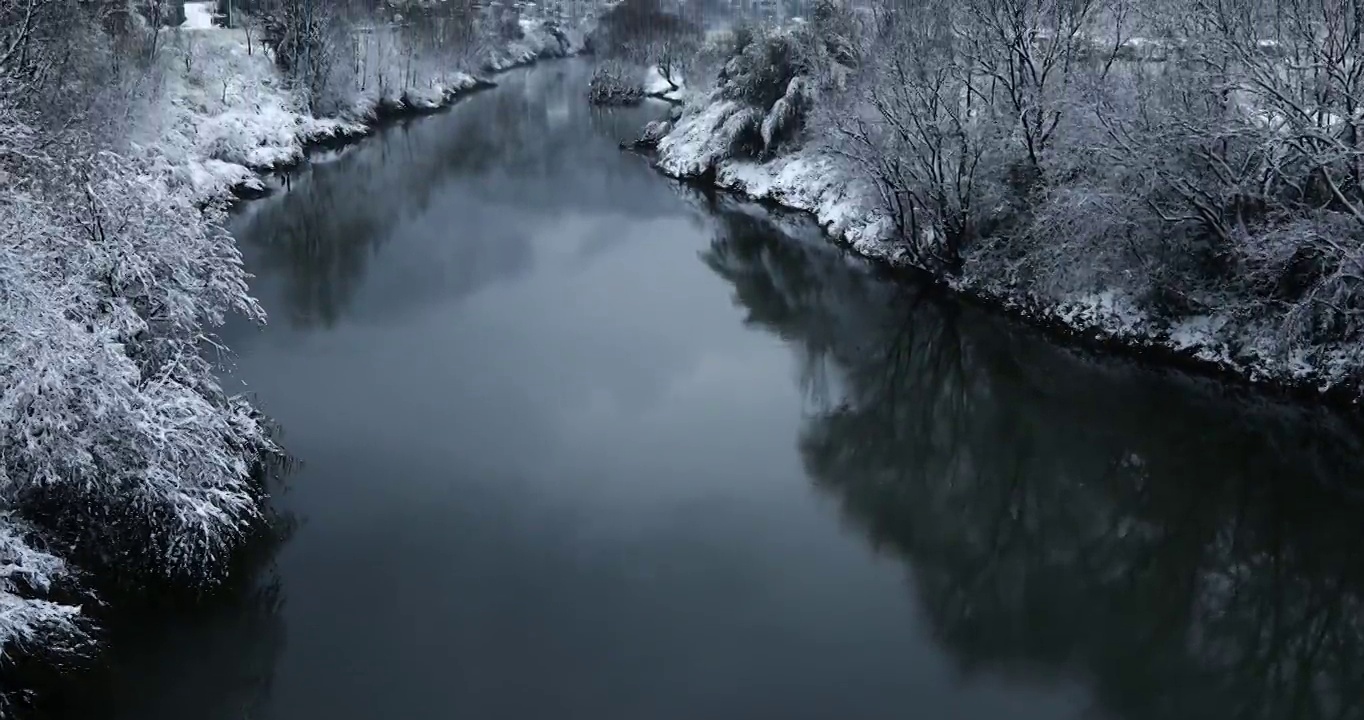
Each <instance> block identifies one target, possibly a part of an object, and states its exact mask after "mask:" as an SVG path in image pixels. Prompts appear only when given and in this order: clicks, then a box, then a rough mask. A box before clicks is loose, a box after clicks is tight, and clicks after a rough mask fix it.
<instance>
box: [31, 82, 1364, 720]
mask: <svg viewBox="0 0 1364 720" xmlns="http://www.w3.org/2000/svg"><path fill="white" fill-rule="evenodd" d="M586 76H587V74H586V66H585V65H583V64H581V63H578V62H576V61H572V62H558V63H550V64H545V65H542V66H540V67H537V68H534V69H530V70H525V71H518V72H515V73H512V74H509V75H506V76H503V77H502V78H500V82H501V86H500V87H499V88H497V89H495V90H492V91H489V92H487V93H484V94H481V95H479V96H477V97H474V98H471V99H469V100H467V101H465V102H463V103H462V104H460V105H458V106H456V107H455V108H454V109H452V110H450V111H448V112H444V113H440V114H437V115H434V116H431V117H426V118H422V119H418V120H415V121H413V122H410V123H407V124H403V125H399V126H394V127H392V128H390V129H387V130H385V131H383V132H382V133H380V134H379V135H378V136H377V137H375V138H373V139H370V140H367V141H365V142H364V143H362V144H360V145H358V146H355V147H353V148H351V149H349V150H347V151H345V152H343V153H339V154H338V155H336V156H334V157H330V158H323V159H322V160H323V161H320V162H318V163H317V164H314V165H312V166H310V167H308V168H306V169H304V170H303V171H300V172H298V173H296V174H295V175H294V176H293V177H292V179H291V189H290V190H289V191H288V192H285V193H280V194H277V195H275V196H273V197H271V198H267V199H264V200H261V201H258V202H254V203H251V204H249V205H247V206H246V207H245V208H244V209H243V210H242V211H241V212H240V213H239V214H238V216H237V218H236V220H235V225H234V231H235V232H236V233H237V235H238V237H239V238H240V240H241V243H242V247H243V251H244V253H245V255H246V259H247V262H248V264H249V266H250V269H251V271H252V272H253V273H255V275H256V278H255V280H254V290H255V292H256V293H257V295H258V296H259V297H260V299H261V302H262V303H263V305H264V307H265V308H266V310H267V312H268V313H269V314H270V317H271V322H270V324H269V325H268V326H267V327H266V328H264V329H262V330H257V329H254V328H247V327H243V326H233V327H230V328H228V330H227V332H226V339H227V340H228V342H229V344H230V345H231V346H232V347H233V349H234V350H235V351H236V360H235V365H234V366H233V367H232V368H231V371H230V372H231V375H230V379H231V382H232V383H233V384H234V386H237V387H242V388H243V389H244V390H245V391H247V392H250V393H252V394H254V395H255V396H256V398H257V399H258V402H259V404H260V406H261V407H262V408H263V409H264V410H265V411H266V412H267V413H268V414H269V415H270V416H272V417H273V418H274V419H275V420H276V421H277V422H278V423H279V425H280V426H281V428H282V442H283V443H284V445H285V446H286V447H287V448H288V449H289V451H290V452H291V453H292V455H293V456H294V457H295V458H296V459H297V464H296V466H295V467H292V468H291V469H290V470H289V472H287V473H286V474H285V476H284V477H283V478H281V480H280V482H281V484H282V487H281V490H280V492H279V493H278V496H277V497H276V499H275V506H276V508H277V509H278V511H279V512H280V514H281V518H282V526H281V527H284V528H286V530H287V531H286V532H282V533H281V536H280V537H279V539H278V542H276V543H272V544H269V545H268V546H267V547H264V548H262V549H261V551H260V552H259V553H256V554H255V555H254V556H253V558H252V562H251V563H250V564H249V566H247V567H246V568H244V570H243V574H242V576H241V577H240V578H239V580H238V582H237V583H235V584H234V585H233V586H231V587H229V588H226V589H225V590H224V591H222V592H221V593H219V594H218V595H217V596H215V597H214V598H213V599H212V600H211V601H208V602H204V603H201V604H198V605H194V606H192V607H173V608H158V609H156V610H155V611H151V610H148V611H144V612H141V613H139V614H138V615H137V617H133V618H128V619H127V620H126V621H123V622H122V623H121V624H116V626H115V632H114V635H113V637H112V640H111V649H110V653H109V659H108V669H107V672H105V673H104V674H102V675H101V676H100V677H99V678H97V679H95V680H88V681H87V684H86V686H85V687H84V688H83V690H82V691H81V692H80V693H73V694H70V696H69V697H65V698H63V699H62V700H61V704H62V705H63V708H62V709H61V711H60V712H59V713H58V714H59V715H64V716H69V717H80V718H82V719H86V718H127V719H130V720H131V719H133V718H137V719H138V720H159V719H161V718H166V719H169V718H177V719H179V718H196V719H207V720H217V719H219V718H222V719H224V720H227V719H231V720H242V719H243V718H252V719H261V718H271V719H273V718H278V719H281V720H284V719H289V720H297V719H300V718H327V719H328V720H351V719H360V718H395V719H402V720H416V719H420V718H433V719H434V718H441V719H444V718H454V717H467V718H480V719H500V718H507V719H513V718H515V719H531V718H566V719H567V718H583V719H592V720H603V719H611V718H622V719H624V718H630V719H635V718H640V719H649V720H666V719H669V718H677V719H679V720H682V719H686V720H694V719H696V718H705V719H708V720H712V719H713V720H719V719H723V718H735V719H739V718H743V719H760V718H773V719H782V720H793V719H804V718H809V719H810V720H835V719H836V720H852V719H856V718H925V719H926V720H927V719H931V720H954V719H961V720H985V719H996V718H998V719H1003V720H1042V719H1056V720H1069V719H1072V718H1112V719H1115V720H1119V719H1120V720H1148V719H1149V720H1157V719H1159V720H1179V719H1183V718H1188V719H1190V720H1194V719H1197V720H1218V719H1220V718H1228V719H1230V718H1252V717H1253V718H1261V717H1263V718H1287V717H1303V718H1317V717H1321V718H1326V717H1330V718H1359V717H1361V715H1362V714H1364V705H1361V698H1364V678H1362V677H1361V675H1364V643H1362V640H1364V613H1362V612H1361V610H1364V608H1361V598H1364V563H1361V560H1360V554H1361V549H1364V507H1361V505H1362V504H1364V502H1362V501H1361V499H1360V496H1359V494H1358V492H1357V490H1358V484H1359V482H1360V478H1364V472H1361V470H1364V468H1362V467H1361V464H1364V452H1361V447H1360V443H1359V437H1360V436H1359V434H1358V433H1357V432H1356V431H1355V430H1354V429H1352V428H1350V427H1349V426H1348V425H1347V424H1346V423H1345V422H1344V421H1343V420H1341V419H1339V418H1336V417H1335V416H1332V415H1330V414H1329V413H1325V412H1318V411H1313V410H1307V409H1299V408H1294V407H1289V406H1281V405H1277V404H1275V403H1272V402H1268V401H1264V400H1257V399H1255V398H1254V397H1248V396H1246V397H1243V396H1241V394H1239V393H1234V392H1231V391H1227V390H1224V389H1220V388H1219V387H1217V386H1216V384H1214V383H1209V382H1206V381H1200V380H1195V379H1190V378H1186V377H1183V376H1180V375H1178V374H1174V373H1166V372H1160V371H1157V370H1150V369H1142V368H1139V367H1136V366H1133V365H1131V364H1129V363H1126V362H1122V361H1116V360H1098V359H1094V358H1091V357H1087V356H1085V355H1083V354H1080V353H1076V352H1072V351H1069V350H1066V349H1063V348H1059V347H1056V346H1054V345H1052V344H1050V343H1048V342H1046V341H1045V340H1042V339H1040V338H1038V337H1037V336H1035V335H1034V334H1033V333H1032V332H1030V331H1028V330H1025V329H1020V328H1017V327H1015V326H1013V325H1011V324H1009V323H1007V322H1004V321H1001V320H999V319H996V318H993V317H991V316H989V315H986V314H982V313H980V312H978V311H975V310H972V309H970V308H968V307H962V306H960V305H956V304H953V303H952V302H951V301H948V300H944V299H942V298H938V297H935V296H934V294H933V293H930V292H928V291H926V290H924V289H922V288H917V287H915V286H914V285H913V284H909V283H906V282H903V281H896V280H894V279H890V278H886V277H884V276H883V275H882V274H881V273H879V272H877V271H875V270H873V269H872V268H869V267H868V266H866V265H864V264H862V263H860V262H858V261H856V260H854V259H851V258H848V257H846V256H844V255H843V254H842V253H840V252H839V251H837V250H835V249H833V248H831V247H830V246H828V245H826V244H825V243H823V242H822V241H821V240H820V239H819V237H818V234H817V232H814V231H813V230H812V229H811V228H810V227H808V226H807V225H805V224H803V223H802V222H801V221H798V220H793V219H791V218H778V217H775V216H772V215H769V214H767V213H766V212H765V211H762V210H758V209H755V208H752V207H749V206H745V205H742V204H740V203H737V202H733V201H730V200H726V199H724V198H710V199H708V198H706V197H705V196H703V195H701V194H699V193H696V192H694V191H691V190H687V189H684V188H682V187H680V186H678V185H676V184H673V183H671V182H670V181H667V180H665V179H663V178H662V177H660V176H658V175H656V174H654V173H653V172H652V171H651V170H650V169H649V168H648V166H647V164H646V162H645V161H644V160H643V159H641V158H639V157H635V156H633V155H630V154H627V153H623V152H621V151H619V150H618V148H617V143H618V141H620V140H622V139H625V138H627V137H629V136H632V135H633V134H634V133H635V131H636V130H637V129H638V128H639V127H640V126H641V125H642V124H643V123H644V122H645V120H647V119H649V118H650V117H652V116H654V115H657V114H658V113H659V112H660V109H659V108H657V107H645V108H639V109H633V110H615V111H605V110H599V109H593V108H590V107H589V106H588V105H587V104H586V102H585V101H584V91H585V84H586ZM237 383H240V384H241V385H236V384H237Z"/></svg>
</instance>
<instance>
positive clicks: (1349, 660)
mask: <svg viewBox="0 0 1364 720" xmlns="http://www.w3.org/2000/svg"><path fill="white" fill-rule="evenodd" d="M721 217H722V222H721V223H720V226H721V229H720V231H719V233H718V234H717V237H716V238H715V240H714V242H713V244H712V247H711V248H710V249H709V250H708V251H707V252H706V253H705V257H704V260H705V262H707V263H708V264H709V265H710V266H711V267H712V268H714V269H715V270H716V272H717V273H719V274H720V275H722V276H723V277H725V278H726V279H728V280H729V281H730V282H732V283H733V284H734V292H735V299H736V302H737V303H740V304H742V305H743V306H744V307H745V308H747V310H748V319H749V322H751V323H754V324H756V325H760V326H763V327H766V328H769V329H770V330H771V331H772V332H775V333H777V334H779V335H781V336H782V337H784V338H787V339H789V340H793V341H797V343H798V344H799V349H798V352H801V353H802V354H803V358H802V365H803V366H804V367H806V368H807V369H808V370H807V373H806V375H807V378H806V379H805V382H806V383H807V385H808V386H809V389H810V390H811V391H812V394H813V395H814V396H815V397H816V399H817V400H818V398H819V396H820V395H824V396H825V397H824V399H823V400H820V401H818V404H817V407H818V408H819V409H818V410H817V411H816V412H814V413H813V414H812V416H811V417H809V418H808V420H807V421H806V422H805V425H804V430H803V432H802V434H801V437H800V441H799V442H800V448H801V452H802V454H803V457H804V459H805V464H806V467H807V470H808V472H809V473H810V476H811V477H812V478H813V479H814V482H815V483H816V485H817V486H818V487H819V488H821V489H822V490H823V491H825V492H827V493H828V494H830V495H831V496H832V497H834V498H836V499H837V500H838V502H839V504H840V505H841V506H842V509H843V513H844V515H845V516H846V518H847V519H848V521H849V522H850V523H851V524H852V525H853V526H855V527H859V528H861V530H862V531H863V532H864V533H865V534H866V536H867V538H868V540H869V541H870V542H871V544H872V545H873V546H874V547H875V548H877V549H878V550H879V551H881V552H884V553H886V554H889V555H892V556H894V557H898V558H900V559H902V560H903V561H904V563H905V566H906V568H907V569H908V571H909V576H910V584H911V586H912V588H913V592H914V593H915V594H916V596H917V598H918V600H919V602H920V605H921V607H922V608H923V611H924V613H925V614H926V616H927V618H928V621H929V622H930V624H931V627H932V630H933V633H934V635H935V636H936V638H937V640H938V642H940V643H941V645H942V646H943V647H944V648H945V649H946V650H947V651H948V652H949V654H950V655H951V656H952V657H953V658H955V661H956V663H957V664H958V665H959V667H960V669H961V671H962V672H963V673H964V674H965V675H966V676H967V677H970V676H972V675H974V674H978V673H997V674H1003V675H1006V676H1011V677H1014V678H1020V679H1029V678H1031V679H1037V680H1062V679H1063V680H1070V681H1077V682H1079V683H1081V684H1083V685H1085V686H1087V687H1088V688H1089V690H1090V692H1091V696H1092V697H1093V698H1094V702H1095V704H1096V706H1097V707H1096V708H1095V709H1096V710H1097V711H1098V713H1099V715H1100V716H1102V717H1113V718H1123V719H1131V720H1137V719H1141V720H1147V719H1150V720H1157V719H1159V720H1183V719H1186V718H1187V719H1188V720H1218V719H1221V718H1359V717H1364V602H1362V601H1364V563H1362V562H1361V561H1360V559H1359V553H1360V551H1361V549H1362V548H1364V503H1362V502H1361V501H1360V499H1359V495H1358V489H1359V484H1360V483H1361V482H1364V453H1361V443H1360V435H1359V433H1358V432H1357V431H1356V429H1354V428H1352V427H1351V425H1350V423H1348V422H1346V421H1345V420H1344V419H1342V418H1339V417H1336V416H1333V415H1331V414H1329V413H1327V412H1318V411H1316V410H1312V409H1304V408H1300V407H1291V406H1283V405H1275V404H1271V403H1267V402H1257V401H1255V400H1253V399H1246V398H1235V397H1228V396H1227V395H1225V394H1223V393H1222V392H1221V391H1219V390H1217V389H1216V388H1213V387H1210V386H1207V385H1203V384H1199V383H1196V382H1194V381H1189V380H1186V379H1182V378H1179V377H1178V376H1171V375H1168V374H1163V373H1157V372H1151V371H1145V370H1142V369H1139V368H1135V367H1133V366H1130V365H1127V364H1124V363H1114V362H1099V361H1094V360H1091V359H1088V358H1085V357H1079V356H1076V355H1074V354H1072V353H1069V352H1067V351H1064V350H1061V349H1058V348H1056V347H1054V346H1052V345H1050V344H1048V343H1046V342H1043V341H1040V340H1039V339H1037V338H1036V337H1035V336H1032V335H1031V334H1029V333H1028V332H1027V331H1019V330H1018V329H1016V328H1013V327H1011V326H1009V325H1007V324H1006V323H1001V322H997V321H995V320H993V319H991V318H989V317H984V316H981V315H978V314H976V313H974V312H971V311H969V310H965V309H962V308H960V306H955V305H952V304H950V303H947V302H943V301H941V300H939V299H938V298H935V297H932V296H930V295H927V294H925V293H924V292H921V291H919V290H917V289H915V288H913V287H905V286H897V285H894V284H887V283H883V282H876V281H873V280H872V279H871V278H870V274H869V273H865V272H859V271H856V270H848V269H847V264H846V263H845V262H844V261H843V260H842V259H841V258H839V257H838V256H837V255H836V254H835V253H832V252H828V251H826V250H823V249H820V248H816V247H813V246H809V245H802V244H800V243H793V242H790V241H787V240H783V239H781V238H780V236H779V235H778V233H776V232H775V231H774V230H773V228H772V227H771V226H770V225H768V224H767V223H765V222H763V221H761V220H757V219H755V218H754V217H752V216H749V215H745V214H742V213H736V212H722V213H721ZM831 387H835V388H837V392H834V393H829V392H828V391H827V388H831ZM820 388H824V389H826V390H825V391H824V392H819V390H820Z"/></svg>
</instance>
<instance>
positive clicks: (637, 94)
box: [587, 61, 644, 105]
mask: <svg viewBox="0 0 1364 720" xmlns="http://www.w3.org/2000/svg"><path fill="white" fill-rule="evenodd" d="M587 99H588V102H590V103H592V104H593V105H634V104H637V103H639V102H640V101H642V100H643V99H644V86H643V85H642V84H641V83H640V80H639V78H638V77H637V74H636V73H632V72H631V71H630V70H629V69H627V68H626V67H624V66H623V65H622V64H621V63H618V62H612V61H607V62H605V63H602V64H601V65H598V66H597V67H596V68H595V69H594V70H593V71H592V80H591V81H590V82H588V85H587Z"/></svg>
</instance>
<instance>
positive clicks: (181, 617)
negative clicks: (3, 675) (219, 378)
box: [21, 457, 298, 720]
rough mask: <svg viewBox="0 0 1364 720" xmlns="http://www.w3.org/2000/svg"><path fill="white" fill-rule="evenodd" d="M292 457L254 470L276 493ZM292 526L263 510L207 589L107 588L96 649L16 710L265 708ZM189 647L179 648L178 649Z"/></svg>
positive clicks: (158, 714) (220, 715) (248, 713)
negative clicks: (281, 557)
mask: <svg viewBox="0 0 1364 720" xmlns="http://www.w3.org/2000/svg"><path fill="white" fill-rule="evenodd" d="M296 470H297V462H296V461H294V460H292V459H290V458H285V457H277V458H272V459H271V460H270V461H269V463H268V464H267V465H266V466H265V467H263V468H262V469H261V470H260V472H261V473H262V474H263V475H264V477H265V481H266V482H267V483H268V484H269V487H270V488H271V491H272V492H274V493H276V494H278V493H280V492H283V491H284V483H285V481H286V480H287V477H288V476H289V475H290V474H291V473H293V472H295V471H296ZM297 525H298V520H297V519H296V518H295V517H293V516H291V515H288V514H282V513H279V512H276V511H274V510H273V509H272V510H270V516H269V518H268V523H267V525H266V526H265V527H262V528H261V529H260V530H259V531H258V533H257V534H256V535H255V537H254V538H253V539H252V540H251V541H250V542H249V543H248V544H247V545H246V546H245V547H243V548H242V549H241V552H240V553H239V555H238V557H237V558H235V559H234V563H233V567H232V570H231V575H230V577H229V578H228V579H227V580H226V581H225V582H224V583H223V584H221V585H219V586H216V587H214V588H212V589H211V590H210V591H208V592H205V593H197V594H193V595H190V594H186V593H185V592H183V591H181V590H170V589H167V590H166V591H157V590H156V589H155V588H152V589H149V590H148V591H147V592H144V593H139V594H137V595H135V596H129V595H125V596H120V597H114V596H108V595H106V596H105V597H104V600H106V603H105V608H103V609H96V610H95V611H94V615H95V617H96V618H97V619H98V622H99V623H100V625H101V628H102V631H101V632H100V635H99V639H100V642H101V646H102V652H101V653H100V655H99V656H98V657H97V658H96V660H95V662H94V664H92V665H91V666H89V667H87V668H85V669H83V670H80V671H77V672H74V673H71V674H68V675H66V676H63V677H60V678H49V679H48V681H47V682H48V684H46V685H45V686H42V687H39V688H38V689H37V698H38V702H37V706H36V707H35V708H31V709H29V710H28V711H27V712H26V713H24V714H23V715H22V716H21V717H24V718H33V719H34V720H67V719H68V718H69V719H70V720H77V719H79V720H85V719H86V718H91V717H104V718H117V719H122V718H127V719H128V720H134V719H136V720H157V719H160V718H165V719H166V720H170V719H171V718H176V719H179V718H187V717H194V718H202V719H203V720H243V719H245V718H254V717H261V716H263V713H264V710H265V708H266V707H267V705H268V702H269V698H270V694H271V689H272V682H273V678H274V673H275V665H276V662H277V661H278V658H279V655H280V653H281V651H282V650H283V647H284V639H285V629H284V622H283V619H282V617H281V611H282V609H283V605H284V602H285V592H284V587H283V585H282V582H281V579H280V577H279V574H278V573H277V571H276V568H275V557H276V555H277V553H278V552H279V550H280V549H281V548H282V547H283V545H284V544H285V543H287V542H288V541H289V539H290V537H291V536H292V535H293V533H294V531H295V530H296V528H297ZM186 647H190V648H194V653H193V655H192V656H186V654H185V653H184V652H183V651H181V650H180V649H181V648H186Z"/></svg>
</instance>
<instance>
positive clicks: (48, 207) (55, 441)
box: [0, 153, 271, 581]
mask: <svg viewBox="0 0 1364 720" xmlns="http://www.w3.org/2000/svg"><path fill="white" fill-rule="evenodd" d="M67 167H73V168H75V174H74V175H73V176H71V177H70V182H69V186H70V187H71V189H72V190H71V192H69V193H66V194H61V195H57V196H56V197H51V196H50V192H49V196H48V197H41V198H34V199H33V200H32V201H30V202H29V203H28V204H27V207H28V208H29V210H30V212H29V213H28V214H27V217H26V218H25V220H26V222H25V221H22V220H20V218H19V217H17V213H15V212H9V213H5V214H4V215H2V216H0V234H3V235H4V236H6V237H8V238H10V239H11V240H10V243H9V250H10V252H11V253H13V255H14V256H16V258H17V259H16V260H15V262H21V261H22V262H26V263H31V264H33V265H35V266H36V267H39V268H45V269H46V270H45V272H47V273H53V274H54V275H55V276H56V277H60V278H63V280H62V281H61V283H60V284H59V285H58V286H56V287H51V288H46V290H47V293H48V295H49V296H50V297H52V298H56V299H57V300H58V301H57V302H56V303H55V305H53V304H48V305H43V304H39V305H37V306H36V307H35V308H34V309H32V310H30V311H28V312H26V313H23V314H22V316H19V317H15V316H13V315H12V316H10V318H9V320H8V321H7V322H6V324H5V326H4V327H3V328H0V335H4V336H5V339H4V342H3V345H4V346H5V347H7V348H8V353H9V354H8V357H7V360H8V362H6V363H4V365H3V367H4V375H5V377H4V388H3V390H0V450H2V451H3V456H4V457H5V458H6V474H7V482H6V487H5V488H4V494H5V495H6V496H7V497H9V498H10V499H11V501H12V502H13V503H14V504H15V506H16V507H18V508H19V509H21V510H23V511H24V512H25V513H27V514H28V515H29V516H30V517H32V518H33V519H34V521H35V522H36V523H37V524H38V525H39V526H40V527H42V528H43V529H45V530H48V531H50V532H54V533H56V534H57V535H58V536H61V537H62V538H63V539H64V540H65V541H66V542H67V544H68V545H74V546H75V547H76V548H77V549H78V552H79V553H80V555H81V556H82V558H83V559H87V561H89V562H96V563H100V564H103V563H110V564H116V566H117V567H118V569H119V570H120V571H121V572H139V571H140V572H146V573H151V574H172V575H177V576H184V577H186V578H191V579H194V580H196V581H212V580H214V579H216V577H217V574H218V573H219V572H220V571H221V569H222V563H224V562H225V561H226V559H227V557H228V555H229V553H230V551H231V549H232V548H233V547H234V546H235V544H236V543H238V542H239V541H240V540H241V539H242V538H243V537H244V536H245V534H246V533H247V532H248V530H249V528H250V524H251V522H252V521H253V520H254V519H255V518H256V517H258V513H259V504H260V500H261V497H260V494H259V492H258V489H257V488H256V487H255V485H254V483H253V482H252V480H251V478H250V466H251V463H252V461H253V458H255V457H256V456H257V455H258V453H260V452H261V451H263V450H267V449H269V448H270V447H271V443H270V440H269V438H268V437H267V436H266V434H265V432H264V430H263V428H262V427H261V426H260V425H259V424H258V423H257V422H256V420H255V418H254V416H253V411H252V410H251V408H250V407H249V406H247V405H245V404H244V403H242V402H240V401H239V400H237V399H235V398H231V397H228V396H227V395H226V394H225V393H224V392H223V391H222V389H221V387H220V386H219V384H218V381H217V379H216V377H215V376H214V373H213V368H212V366H211V364H210V362H209V360H208V358H207V357H206V356H205V354H204V349H205V347H206V346H207V347H211V346H212V343H213V339H212V335H211V334H210V332H211V329H212V328H213V327H216V326H218V325H221V324H222V323H223V322H224V321H225V319H226V316H227V315H228V314H231V313H241V314H244V315H246V316H248V317H253V318H258V317H260V309H259V307H258V306H257V305H256V304H255V301H254V300H252V299H251V298H250V296H249V295H248V294H247V285H246V274H245V272H244V271H243V270H242V267H241V259H240V256H239V254H238V252H237V249H236V246H235V244H234V243H233V241H232V239H231V237H229V236H228V235H227V233H226V232H225V231H224V230H223V229H222V226H221V220H222V216H221V211H216V210H213V209H211V208H210V209H208V210H207V211H206V212H203V213H201V212H200V211H199V210H198V209H197V208H196V207H195V205H194V203H193V200H192V198H191V196H190V194H189V193H188V192H187V191H186V190H177V189H175V188H172V187H171V186H169V185H167V184H166V183H165V182H164V180H163V179H162V176H163V174H164V170H163V169H161V168H158V167H156V166H154V165H148V164H146V163H142V162H135V161H131V160H128V159H125V158H122V157H119V156H117V155H114V154H112V153H101V154H99V155H97V156H95V157H94V158H92V159H89V160H85V161H82V160H80V159H74V161H72V162H70V163H69V164H67ZM52 172H54V173H56V172H58V171H57V170H55V169H54V170H53V171H52Z"/></svg>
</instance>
